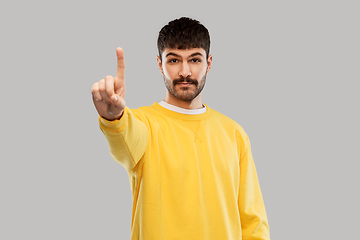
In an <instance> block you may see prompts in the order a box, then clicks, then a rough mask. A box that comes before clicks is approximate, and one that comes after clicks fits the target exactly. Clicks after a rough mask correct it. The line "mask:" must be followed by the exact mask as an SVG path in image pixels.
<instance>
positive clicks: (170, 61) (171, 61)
mask: <svg viewBox="0 0 360 240" xmlns="http://www.w3.org/2000/svg"><path fill="white" fill-rule="evenodd" d="M177 62H178V60H177V59H170V60H169V63H177Z"/></svg>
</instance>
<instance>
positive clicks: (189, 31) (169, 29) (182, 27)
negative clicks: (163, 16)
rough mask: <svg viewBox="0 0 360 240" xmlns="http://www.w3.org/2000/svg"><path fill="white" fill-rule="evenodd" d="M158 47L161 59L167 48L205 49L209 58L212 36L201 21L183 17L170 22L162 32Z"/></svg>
mask: <svg viewBox="0 0 360 240" xmlns="http://www.w3.org/2000/svg"><path fill="white" fill-rule="evenodd" d="M157 46H158V50H159V57H160V59H161V55H162V53H163V51H164V49H165V48H176V49H190V48H203V49H204V50H205V52H206V58H208V56H209V52H210V35H209V31H208V30H207V28H206V27H204V25H202V24H201V23H200V22H199V21H197V20H195V19H191V18H187V17H182V18H179V19H175V20H173V21H171V22H169V23H168V25H165V26H164V27H163V28H162V29H161V30H160V32H159V37H158V41H157Z"/></svg>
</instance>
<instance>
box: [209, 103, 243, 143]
mask: <svg viewBox="0 0 360 240" xmlns="http://www.w3.org/2000/svg"><path fill="white" fill-rule="evenodd" d="M211 117H212V118H214V119H216V121H219V123H221V125H223V126H225V127H226V128H227V129H229V130H230V131H232V132H235V134H236V135H237V137H240V138H242V139H244V140H245V139H247V138H248V135H247V134H246V132H245V130H244V128H243V127H242V126H241V125H240V124H239V123H238V122H236V121H235V120H233V119H231V118H230V117H228V116H226V115H224V114H222V113H220V112H218V111H216V110H214V109H212V108H211Z"/></svg>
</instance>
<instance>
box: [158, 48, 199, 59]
mask: <svg viewBox="0 0 360 240" xmlns="http://www.w3.org/2000/svg"><path fill="white" fill-rule="evenodd" d="M169 53H172V54H175V55H178V56H180V57H182V58H188V57H190V56H192V55H193V54H196V53H200V54H201V55H202V56H203V57H204V58H205V57H206V52H205V49H203V48H190V49H177V48H165V49H164V51H163V53H162V57H163V58H166V56H167V55H168V54H169ZM169 56H174V55H169Z"/></svg>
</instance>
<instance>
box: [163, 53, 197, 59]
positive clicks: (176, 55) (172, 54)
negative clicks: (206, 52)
mask: <svg viewBox="0 0 360 240" xmlns="http://www.w3.org/2000/svg"><path fill="white" fill-rule="evenodd" d="M168 56H174V57H178V58H181V56H180V55H178V54H176V53H172V52H169V53H168V54H166V56H165V57H168ZM195 56H201V57H203V55H202V54H201V53H200V52H196V53H193V54H191V55H190V56H189V58H192V57H195Z"/></svg>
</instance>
